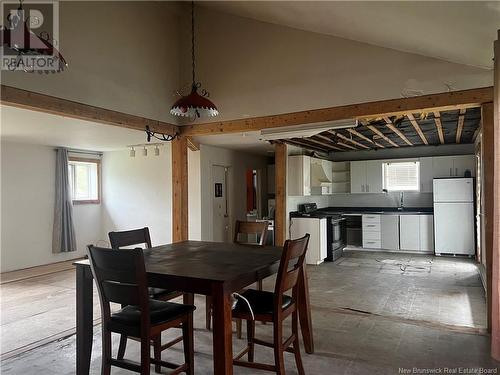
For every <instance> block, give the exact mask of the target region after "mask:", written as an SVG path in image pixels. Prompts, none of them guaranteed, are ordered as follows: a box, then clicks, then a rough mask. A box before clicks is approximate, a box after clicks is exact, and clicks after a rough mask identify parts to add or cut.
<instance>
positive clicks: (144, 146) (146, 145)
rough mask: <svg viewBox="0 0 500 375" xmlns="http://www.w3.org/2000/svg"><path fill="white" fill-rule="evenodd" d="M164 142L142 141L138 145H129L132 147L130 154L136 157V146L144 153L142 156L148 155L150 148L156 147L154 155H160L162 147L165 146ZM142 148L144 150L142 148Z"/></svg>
mask: <svg viewBox="0 0 500 375" xmlns="http://www.w3.org/2000/svg"><path fill="white" fill-rule="evenodd" d="M163 145H164V143H141V144H137V145H128V146H127V147H128V148H130V152H129V155H130V157H131V158H135V151H136V148H138V149H139V151H140V152H141V153H142V156H148V151H151V150H148V148H150V147H154V155H155V156H160V147H161V146H163ZM141 148H142V151H141V150H140V149H141Z"/></svg>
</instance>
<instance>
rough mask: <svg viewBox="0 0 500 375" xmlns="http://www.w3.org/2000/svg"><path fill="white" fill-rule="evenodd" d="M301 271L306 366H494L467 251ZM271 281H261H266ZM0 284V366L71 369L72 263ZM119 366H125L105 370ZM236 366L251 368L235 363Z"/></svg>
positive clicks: (208, 362) (352, 369) (200, 358)
mask: <svg viewBox="0 0 500 375" xmlns="http://www.w3.org/2000/svg"><path fill="white" fill-rule="evenodd" d="M309 277H310V283H309V284H310V285H309V286H310V293H311V304H312V312H313V325H314V328H315V335H316V336H315V343H316V353H315V354H314V355H304V364H305V368H306V373H309V374H331V373H335V374H397V373H398V371H399V367H407V368H412V367H413V366H417V367H425V368H433V367H445V366H446V367H457V366H463V367H486V368H498V366H499V364H498V363H496V362H493V361H492V360H491V359H490V357H489V337H488V336H487V335H486V334H485V326H486V305H485V296H484V291H483V289H482V286H481V282H480V279H479V275H478V272H477V269H476V267H475V265H474V264H473V263H472V262H471V261H469V260H462V259H457V258H436V257H433V256H417V255H407V254H390V253H367V252H348V253H346V256H345V257H344V258H341V259H340V260H339V261H337V262H335V263H326V264H323V265H320V266H317V267H310V268H309ZM272 282H273V280H272V278H270V279H268V280H266V281H265V286H266V288H267V289H271V288H272ZM0 292H1V297H2V299H1V313H2V322H1V345H2V346H1V352H2V357H3V360H2V365H1V369H2V372H4V373H5V374H21V373H22V374H49V373H50V374H73V373H74V364H75V336H74V335H73V334H72V330H73V329H74V326H75V275H74V271H73V270H70V271H61V272H57V273H53V274H50V275H43V276H40V277H34V278H30V279H26V280H22V281H17V282H11V283H8V284H4V285H2V286H1V287H0ZM94 298H95V301H96V303H95V307H94V314H95V315H94V316H95V317H96V318H97V317H99V306H98V303H97V295H94ZM203 303H204V299H203V298H201V297H197V298H196V305H197V310H196V312H195V328H196V332H195V349H196V359H195V361H196V373H199V374H209V373H212V367H211V366H212V357H211V355H212V354H211V333H210V332H207V331H206V330H204V328H203V326H204V306H203ZM175 334H176V332H171V333H170V334H169V335H175ZM257 334H258V335H259V336H261V337H263V338H268V339H269V338H270V337H271V334H272V332H271V326H270V325H265V326H264V325H258V327H257ZM116 339H117V338H115V340H116ZM99 340H100V333H99V327H98V326H96V327H95V341H94V353H93V362H92V369H93V372H92V373H94V374H98V373H99V363H100V353H99V351H100V341H99ZM234 346H235V350H237V349H239V348H241V347H242V346H243V341H240V340H237V339H236V338H234ZM116 347H117V346H116V344H115V346H114V349H115V350H116ZM28 349H29V350H28ZM181 349H182V346H181V345H180V346H179V347H178V348H177V349H176V350H172V351H170V352H168V351H167V352H166V353H165V354H164V355H165V358H168V359H169V360H176V359H177V360H180V359H181V357H182V350H181ZM127 353H128V354H127V356H128V357H129V358H131V359H134V358H138V347H137V345H136V344H135V343H131V344H130V350H129V351H128V352H127ZM257 359H259V360H260V359H262V360H264V361H266V360H267V361H268V362H271V361H272V352H269V351H267V350H266V349H262V350H260V351H257ZM286 362H287V369H289V372H287V373H290V374H294V373H296V371H295V367H294V366H293V364H294V361H293V358H292V357H290V358H287V361H286ZM122 373H123V374H125V373H127V372H125V371H121V370H115V371H114V372H113V374H122ZM235 373H237V374H240V373H241V374H250V373H253V372H252V371H250V372H249V371H248V370H246V369H242V368H236V369H235Z"/></svg>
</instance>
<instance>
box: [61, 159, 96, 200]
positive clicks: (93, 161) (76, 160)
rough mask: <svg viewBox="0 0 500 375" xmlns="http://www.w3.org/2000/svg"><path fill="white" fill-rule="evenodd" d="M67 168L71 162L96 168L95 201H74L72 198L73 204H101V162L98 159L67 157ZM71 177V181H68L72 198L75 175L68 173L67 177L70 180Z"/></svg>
mask: <svg viewBox="0 0 500 375" xmlns="http://www.w3.org/2000/svg"><path fill="white" fill-rule="evenodd" d="M68 160H69V168H72V167H71V164H72V163H71V162H80V163H92V164H96V167H97V199H75V198H73V204H100V203H101V160H100V159H89V158H78V157H69V159H68ZM71 176H73V181H70V187H71V195H72V196H74V186H75V179H76V175H75V173H70V172H69V171H68V177H69V178H71Z"/></svg>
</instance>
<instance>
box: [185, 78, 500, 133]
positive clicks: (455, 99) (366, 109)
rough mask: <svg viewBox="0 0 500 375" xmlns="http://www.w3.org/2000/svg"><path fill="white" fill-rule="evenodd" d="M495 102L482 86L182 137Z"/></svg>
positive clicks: (218, 124) (216, 126)
mask: <svg viewBox="0 0 500 375" xmlns="http://www.w3.org/2000/svg"><path fill="white" fill-rule="evenodd" d="M492 101H493V87H483V88H478V89H471V90H462V91H451V92H445V93H440V94H431V95H422V96H416V97H411V98H399V99H391V100H382V101H377V102H369V103H360V104H350V105H343V106H336V107H329V108H321V109H311V110H306V111H300V112H292V113H284V114H279V115H270V116H262V117H252V118H244V119H236V120H226V121H215V122H208V123H200V124H192V125H184V126H182V127H181V128H180V129H181V133H182V134H183V135H211V134H212V135H216V134H226V133H242V132H248V131H258V130H263V129H269V128H280V127H285V126H291V125H303V124H314V123H320V122H328V121H335V120H345V119H363V118H373V117H383V116H395V115H404V114H406V113H408V112H431V111H434V110H442V111H444V110H456V109H459V108H462V107H463V108H470V107H478V106H480V105H481V104H483V103H489V102H492Z"/></svg>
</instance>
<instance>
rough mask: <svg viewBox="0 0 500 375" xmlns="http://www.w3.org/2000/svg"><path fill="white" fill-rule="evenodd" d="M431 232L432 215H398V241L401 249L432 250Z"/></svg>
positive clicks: (432, 225)
mask: <svg viewBox="0 0 500 375" xmlns="http://www.w3.org/2000/svg"><path fill="white" fill-rule="evenodd" d="M433 233H434V216H433V215H400V216H399V243H400V246H401V250H403V251H404V250H410V251H422V252H433V251H434V234H433Z"/></svg>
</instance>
